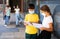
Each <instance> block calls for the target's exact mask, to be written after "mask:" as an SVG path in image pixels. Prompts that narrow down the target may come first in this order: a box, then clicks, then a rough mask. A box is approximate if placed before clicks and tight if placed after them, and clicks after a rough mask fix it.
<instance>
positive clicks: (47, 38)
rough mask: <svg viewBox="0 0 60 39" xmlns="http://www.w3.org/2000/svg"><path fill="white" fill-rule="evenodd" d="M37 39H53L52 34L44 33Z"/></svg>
mask: <svg viewBox="0 0 60 39" xmlns="http://www.w3.org/2000/svg"><path fill="white" fill-rule="evenodd" d="M37 39H51V32H48V31H42V32H41V34H39V36H37Z"/></svg>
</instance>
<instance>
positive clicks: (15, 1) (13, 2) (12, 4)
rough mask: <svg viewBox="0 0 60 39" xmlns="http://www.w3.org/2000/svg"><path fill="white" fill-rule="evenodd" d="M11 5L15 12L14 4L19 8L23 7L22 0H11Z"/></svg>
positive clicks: (12, 10)
mask: <svg viewBox="0 0 60 39" xmlns="http://www.w3.org/2000/svg"><path fill="white" fill-rule="evenodd" d="M9 5H10V7H11V12H14V8H13V6H17V5H18V6H19V8H20V9H21V0H9Z"/></svg>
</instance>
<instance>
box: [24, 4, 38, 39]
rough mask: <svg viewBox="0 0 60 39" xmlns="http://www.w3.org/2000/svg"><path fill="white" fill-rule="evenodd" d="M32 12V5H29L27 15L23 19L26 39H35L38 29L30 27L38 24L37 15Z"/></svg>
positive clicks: (33, 9)
mask: <svg viewBox="0 0 60 39" xmlns="http://www.w3.org/2000/svg"><path fill="white" fill-rule="evenodd" d="M34 11H35V6H34V4H29V8H28V14H26V16H25V19H24V25H25V27H26V29H25V38H26V39H36V37H37V33H38V29H37V28H35V27H34V26H33V25H31V24H32V23H38V22H39V17H38V14H36V13H35V12H34Z"/></svg>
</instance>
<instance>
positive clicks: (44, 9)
mask: <svg viewBox="0 0 60 39" xmlns="http://www.w3.org/2000/svg"><path fill="white" fill-rule="evenodd" d="M40 10H42V11H47V12H49V13H50V15H51V12H50V9H49V7H48V6H47V5H43V6H42V7H41V8H40Z"/></svg>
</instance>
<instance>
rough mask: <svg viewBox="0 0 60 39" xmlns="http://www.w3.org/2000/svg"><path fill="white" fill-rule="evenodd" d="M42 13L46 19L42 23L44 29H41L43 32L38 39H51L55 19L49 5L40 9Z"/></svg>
mask: <svg viewBox="0 0 60 39" xmlns="http://www.w3.org/2000/svg"><path fill="white" fill-rule="evenodd" d="M40 12H41V14H42V15H43V16H44V19H43V21H42V25H43V27H41V28H40V30H41V31H42V32H41V33H40V34H39V37H38V38H37V39H51V32H52V31H53V19H52V17H51V12H50V9H49V7H48V6H47V5H43V6H42V7H41V8H40Z"/></svg>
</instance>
